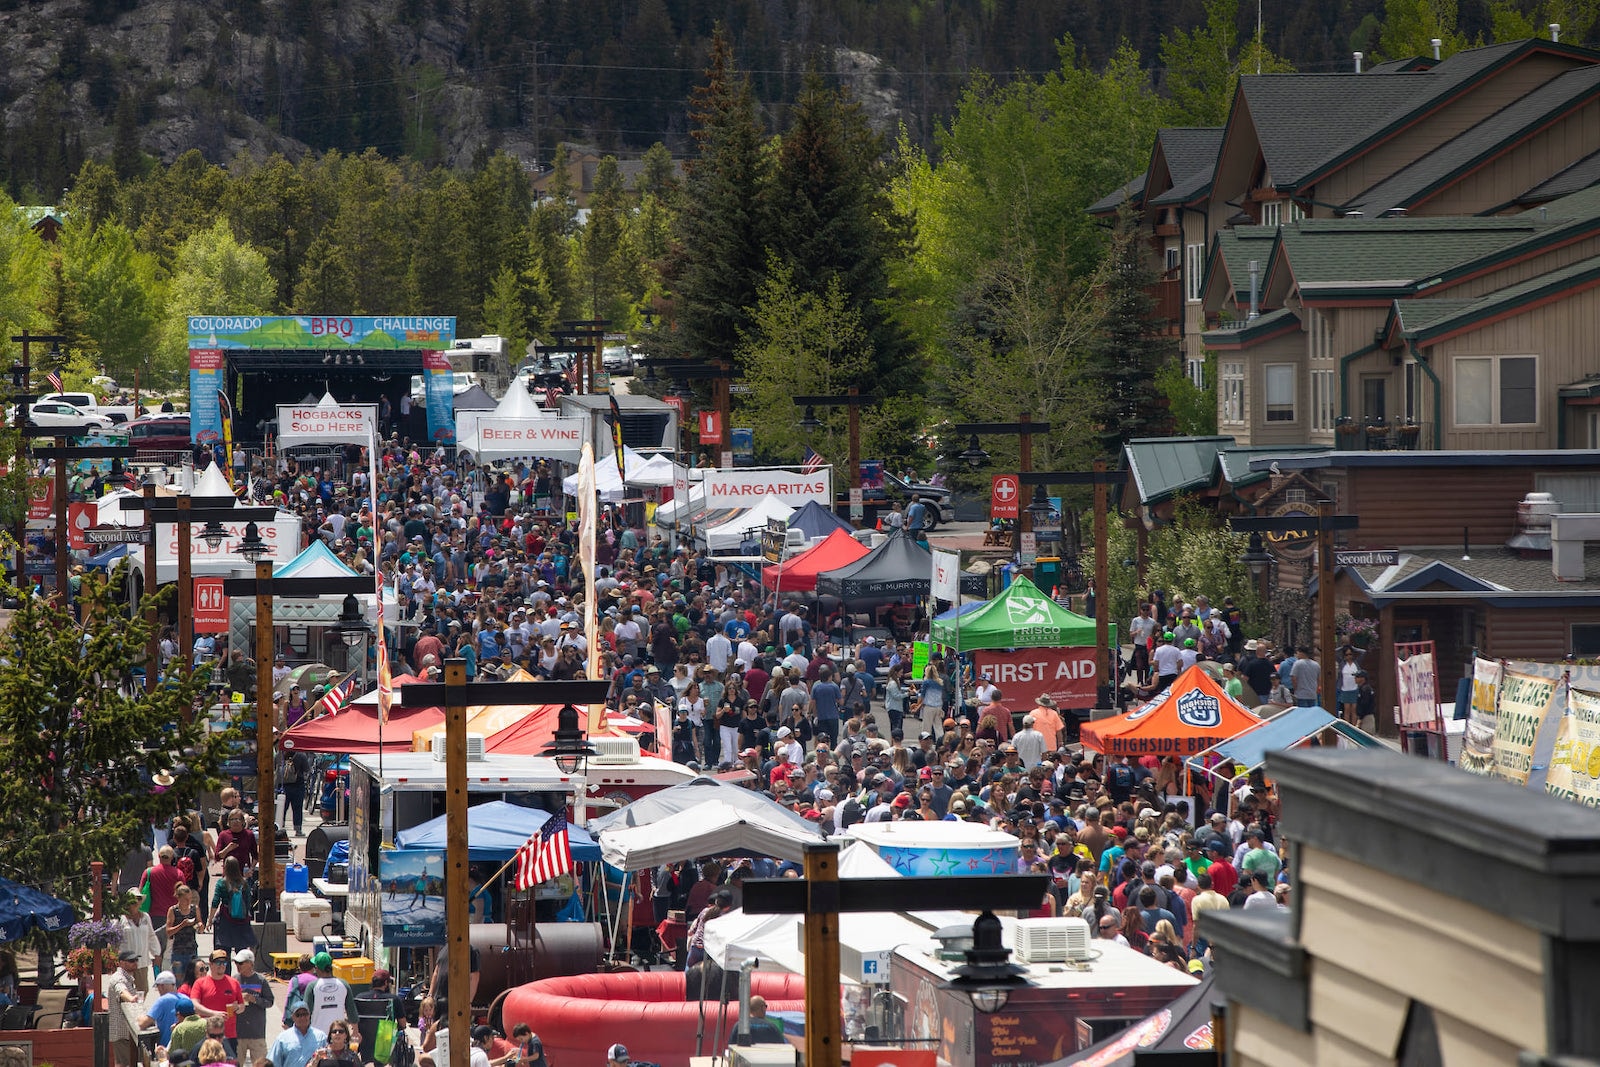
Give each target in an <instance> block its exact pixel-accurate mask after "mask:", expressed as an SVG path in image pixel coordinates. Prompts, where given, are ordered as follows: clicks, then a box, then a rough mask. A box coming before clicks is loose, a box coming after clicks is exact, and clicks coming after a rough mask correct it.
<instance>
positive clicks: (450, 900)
mask: <svg viewBox="0 0 1600 1067" xmlns="http://www.w3.org/2000/svg"><path fill="white" fill-rule="evenodd" d="M444 684H445V693H446V695H445V709H444V745H445V765H444V766H445V789H444V805H445V807H444V810H445V830H446V833H447V836H448V838H449V840H451V841H454V842H458V843H459V842H464V841H466V839H467V709H466V706H465V705H464V704H463V703H462V700H463V699H464V694H465V692H466V686H467V661H466V660H464V659H461V658H460V657H457V656H452V657H451V658H449V659H447V660H445V661H444ZM468 903H469V902H468V899H467V850H466V849H465V848H461V847H454V848H450V849H447V850H446V851H445V872H444V915H445V944H446V945H447V946H448V947H449V949H450V954H449V966H448V974H447V976H446V984H447V987H448V993H449V1004H448V1007H449V1010H450V1015H449V1030H450V1063H449V1065H448V1067H468V1061H469V1060H470V1059H471V1054H472V992H471V990H472V944H471V941H470V938H469V936H468V935H469V934H470V932H471V929H472V927H471V925H470V924H471V916H470V915H469V914H468V912H467V907H468Z"/></svg>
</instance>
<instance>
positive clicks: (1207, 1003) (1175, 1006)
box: [1045, 975, 1225, 1067]
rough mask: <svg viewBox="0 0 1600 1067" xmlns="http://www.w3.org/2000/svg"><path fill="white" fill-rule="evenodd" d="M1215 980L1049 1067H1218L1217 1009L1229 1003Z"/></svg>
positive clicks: (1206, 980) (1208, 979) (1209, 979)
mask: <svg viewBox="0 0 1600 1067" xmlns="http://www.w3.org/2000/svg"><path fill="white" fill-rule="evenodd" d="M1211 983H1212V976H1211V975H1206V976H1205V977H1204V978H1202V979H1201V980H1200V984H1199V985H1197V986H1195V987H1194V988H1193V989H1190V990H1189V991H1188V992H1186V993H1184V994H1183V995H1182V996H1180V997H1179V998H1178V999H1177V1000H1174V1001H1173V1002H1172V1003H1171V1004H1168V1005H1167V1006H1166V1007H1164V1008H1162V1009H1161V1010H1160V1011H1158V1012H1156V1013H1155V1014H1154V1015H1148V1016H1146V1017H1145V1018H1143V1019H1140V1020H1139V1021H1138V1022H1136V1023H1133V1024H1132V1025H1130V1026H1129V1027H1128V1028H1127V1029H1126V1030H1123V1031H1122V1032H1120V1033H1117V1034H1113V1035H1112V1036H1110V1037H1108V1038H1106V1039H1105V1040H1104V1041H1100V1042H1097V1043H1096V1044H1093V1045H1090V1046H1089V1047H1088V1048H1086V1049H1082V1050H1080V1051H1078V1052H1075V1053H1073V1054H1072V1055H1070V1056H1068V1057H1066V1058H1065V1059H1061V1060H1056V1061H1054V1062H1053V1063H1049V1064H1046V1065H1045V1067H1159V1065H1160V1064H1163V1063H1172V1064H1175V1065H1180V1067H1181V1065H1184V1064H1190V1063H1198V1062H1202V1061H1204V1062H1207V1063H1215V1062H1216V1059H1215V1054H1214V1053H1212V1052H1211V1050H1212V1049H1213V1048H1214V1047H1215V1039H1214V1036H1213V1034H1212V1032H1211V1015H1212V1010H1213V1005H1215V1004H1219V1003H1222V1002H1223V1001H1224V999H1225V998H1224V997H1223V996H1222V994H1221V993H1220V992H1219V991H1218V990H1216V989H1214V988H1213V987H1212V984H1211Z"/></svg>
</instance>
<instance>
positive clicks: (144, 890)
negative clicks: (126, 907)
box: [139, 867, 152, 915]
mask: <svg viewBox="0 0 1600 1067" xmlns="http://www.w3.org/2000/svg"><path fill="white" fill-rule="evenodd" d="M151 894H152V890H151V888H150V868H148V867H146V868H145V869H144V880H143V881H141V882H140V883H139V910H140V911H142V912H144V913H145V914H146V915H149V914H150V898H151Z"/></svg>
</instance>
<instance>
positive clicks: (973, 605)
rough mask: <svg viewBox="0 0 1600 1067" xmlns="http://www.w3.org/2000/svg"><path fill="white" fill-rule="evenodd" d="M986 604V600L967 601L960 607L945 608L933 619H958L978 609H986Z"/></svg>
mask: <svg viewBox="0 0 1600 1067" xmlns="http://www.w3.org/2000/svg"><path fill="white" fill-rule="evenodd" d="M988 604H989V602H988V601H987V600H969V601H967V602H966V603H965V604H962V605H961V606H960V607H955V608H946V609H945V610H944V611H941V612H939V614H937V615H935V616H934V618H936V619H946V620H949V619H955V618H959V617H960V616H962V615H967V614H970V613H971V612H974V611H977V610H978V609H979V608H982V607H987V606H988Z"/></svg>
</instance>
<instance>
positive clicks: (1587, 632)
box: [1567, 622, 1600, 657]
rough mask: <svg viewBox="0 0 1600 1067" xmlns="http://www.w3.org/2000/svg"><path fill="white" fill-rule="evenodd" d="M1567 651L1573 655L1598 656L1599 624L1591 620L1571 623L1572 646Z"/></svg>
mask: <svg viewBox="0 0 1600 1067" xmlns="http://www.w3.org/2000/svg"><path fill="white" fill-rule="evenodd" d="M1567 651H1569V652H1571V653H1572V654H1573V655H1574V656H1583V657H1592V656H1600V625H1597V624H1595V623H1592V622H1575V623H1573V624H1572V647H1571V648H1569V649H1568V650H1567Z"/></svg>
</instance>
